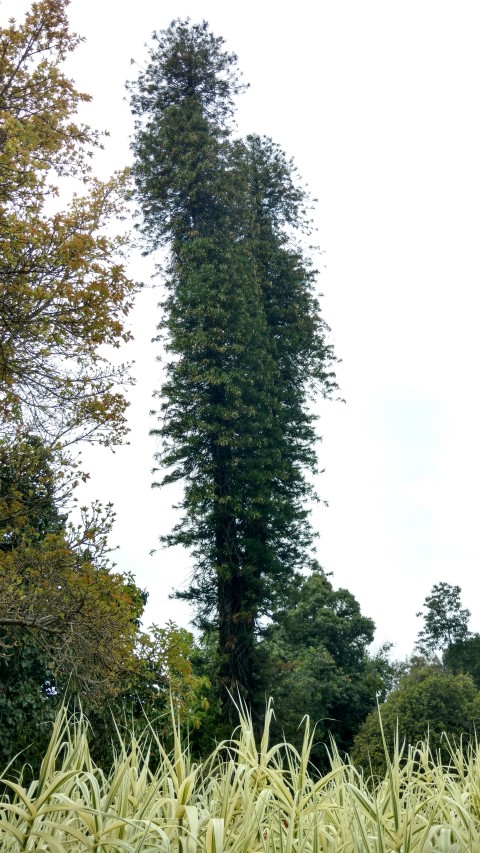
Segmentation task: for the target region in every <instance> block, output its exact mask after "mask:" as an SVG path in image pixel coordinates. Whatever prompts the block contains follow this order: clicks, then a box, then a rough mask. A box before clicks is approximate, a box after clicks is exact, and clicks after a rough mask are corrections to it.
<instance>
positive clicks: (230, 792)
mask: <svg viewBox="0 0 480 853" xmlns="http://www.w3.org/2000/svg"><path fill="white" fill-rule="evenodd" d="M271 714H272V712H271V708H268V709H267V713H266V721H265V729H264V732H263V736H262V737H261V739H260V742H257V740H256V739H255V736H254V733H253V729H252V724H251V721H250V719H249V717H248V715H247V714H245V713H243V712H242V713H241V714H240V726H239V728H238V730H237V731H236V733H235V735H236V736H235V737H234V739H232V740H231V741H229V742H228V743H222V744H220V745H219V746H218V747H217V748H216V749H215V751H214V752H213V753H212V754H211V755H210V756H209V757H208V759H207V760H205V761H204V762H202V763H199V764H194V763H193V762H192V760H191V757H190V755H189V753H188V750H187V749H185V748H183V747H182V744H181V740H180V735H179V732H178V730H175V731H174V748H173V750H172V752H171V753H170V754H167V752H166V751H165V750H164V749H163V748H162V745H161V744H160V743H158V742H157V744H156V750H157V752H159V754H160V759H159V761H158V763H157V764H156V766H155V767H152V766H151V765H152V762H151V757H150V753H149V747H148V740H147V738H144V739H142V738H140V739H136V738H135V737H134V736H132V738H131V739H130V741H129V745H128V747H127V746H126V745H125V743H122V741H119V747H118V750H117V754H116V758H115V760H114V763H113V766H112V768H111V771H110V773H108V774H106V773H104V772H103V771H102V770H101V769H100V768H98V767H96V766H95V765H94V764H93V762H92V760H91V757H90V753H89V748H88V741H87V723H86V721H85V719H84V718H82V717H81V716H80V717H78V718H75V719H69V718H68V715H67V713H66V712H65V711H62V712H61V714H60V715H59V717H58V719H57V721H56V724H55V727H54V731H53V735H52V739H51V742H50V746H49V748H48V751H47V753H46V755H45V757H44V760H43V763H42V765H41V769H40V772H39V774H38V779H36V780H35V781H34V782H32V783H31V784H29V785H28V787H27V786H24V785H23V783H22V776H20V778H17V779H16V781H13V779H14V778H15V777H14V774H13V773H12V772H11V770H8V769H7V771H6V772H5V774H4V778H3V779H2V780H0V786H1V791H2V792H3V793H2V799H1V801H0V850H1V851H2V853H17V851H31V850H35V851H48V853H84V851H85V853H86V851H88V853H114V851H115V853H120V851H124V853H147V851H149V853H153V851H155V852H156V853H170V851H171V853H204V851H205V853H370V851H371V853H390V851H395V853H480V766H479V760H478V758H477V751H476V749H474V748H471V747H469V748H463V747H462V746H460V747H459V748H451V750H450V753H451V758H450V761H449V763H448V766H442V764H441V763H440V760H437V759H436V758H435V757H434V756H432V755H431V754H430V752H429V749H428V744H421V745H419V746H417V747H416V748H415V749H413V748H410V749H409V751H407V752H406V753H405V754H402V750H401V749H400V748H399V747H398V746H397V747H396V748H395V750H394V755H393V757H392V758H391V759H389V760H388V764H387V771H386V774H385V776H384V778H382V779H377V780H375V781H374V780H372V779H367V778H365V777H364V775H363V774H362V772H360V771H358V770H356V769H355V768H354V767H353V766H352V765H350V764H348V763H347V762H344V761H342V760H341V759H340V757H339V756H338V754H337V753H336V751H335V749H334V748H333V749H332V750H331V756H330V763H331V769H330V771H329V772H328V773H325V774H324V775H322V776H319V775H318V774H317V773H316V772H315V770H314V768H312V767H311V765H310V762H309V756H310V751H311V747H312V743H313V734H312V732H311V731H310V729H309V726H308V721H307V725H306V729H305V737H304V741H303V748H302V750H301V751H300V752H298V751H297V750H295V749H294V748H293V747H292V746H290V745H289V744H287V743H279V744H275V745H273V746H270V745H269V737H268V732H269V723H270V720H271ZM150 735H151V737H153V738H154V737H155V735H154V732H153V731H152V732H150Z"/></svg>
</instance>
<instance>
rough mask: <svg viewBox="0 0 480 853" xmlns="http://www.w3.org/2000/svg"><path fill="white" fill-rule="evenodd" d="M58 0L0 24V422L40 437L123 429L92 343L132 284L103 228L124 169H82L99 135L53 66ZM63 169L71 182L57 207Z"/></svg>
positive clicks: (101, 434)
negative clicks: (107, 175) (109, 172)
mask: <svg viewBox="0 0 480 853" xmlns="http://www.w3.org/2000/svg"><path fill="white" fill-rule="evenodd" d="M67 6H68V0H38V2H35V3H33V4H32V7H31V10H30V11H29V12H28V13H27V15H26V17H25V20H24V21H23V22H22V23H18V24H17V23H16V22H15V21H14V20H12V21H10V22H9V25H8V26H7V27H5V28H3V29H1V30H0V128H1V129H0V288H1V295H0V425H1V429H2V434H3V436H4V437H5V435H7V434H8V435H12V434H15V432H16V431H17V430H18V429H22V430H24V431H28V432H30V433H35V434H36V435H38V436H40V437H41V438H42V439H43V441H44V442H46V443H48V444H50V445H52V446H53V445H54V444H55V443H57V442H61V443H62V444H63V445H66V444H67V443H69V442H71V441H72V440H77V439H79V438H87V439H96V440H100V441H102V442H104V443H107V444H110V443H115V442H117V441H119V440H121V439H122V437H123V436H124V434H125V432H126V420H125V408H126V401H125V397H124V395H123V394H122V393H121V391H119V390H118V389H119V384H120V385H121V384H122V383H124V382H126V381H128V378H127V368H126V367H122V366H120V367H114V366H113V365H112V364H110V363H109V362H108V360H107V359H106V358H105V356H104V355H103V354H102V352H101V349H100V347H101V345H103V344H109V345H112V346H114V347H118V346H119V345H120V344H121V343H122V342H123V341H126V340H128V338H129V337H130V332H129V330H128V329H127V328H126V327H125V317H126V315H127V314H128V311H129V309H130V307H131V297H132V294H133V292H134V285H133V283H132V282H131V281H130V280H129V278H128V277H127V275H126V273H125V270H124V266H123V248H124V237H122V236H119V237H115V236H113V237H112V236H107V233H106V231H105V226H106V224H107V223H108V222H109V221H111V220H112V219H115V218H117V217H119V216H121V214H122V209H123V200H122V199H123V196H124V184H125V180H126V178H125V175H116V176H114V177H113V178H112V179H111V180H110V181H107V182H105V183H102V182H101V181H98V180H96V179H95V178H94V177H93V176H92V174H91V165H90V161H91V154H92V152H93V151H94V149H95V148H96V147H98V146H99V145H100V144H101V136H100V135H99V134H98V133H96V132H95V131H92V130H91V129H90V128H88V127H87V126H85V125H83V124H81V123H79V122H77V121H76V120H75V114H76V112H77V110H78V108H79V106H80V105H81V104H82V103H83V102H85V101H88V100H90V97H89V96H88V95H84V94H82V93H80V92H78V91H77V90H76V88H75V86H74V84H73V83H72V81H71V80H69V79H68V77H67V76H66V75H65V73H64V71H63V69H62V66H63V63H64V61H65V59H66V57H67V56H68V54H69V53H70V52H71V51H72V50H74V49H75V48H76V46H77V45H78V43H79V41H80V39H79V37H78V36H77V35H75V34H73V33H71V32H70V31H69V27H68V21H67V18H66V7H67ZM65 178H68V179H69V180H70V179H72V178H76V179H78V180H77V185H78V187H79V188H80V192H79V193H78V194H74V195H73V196H72V198H71V201H70V203H69V204H68V205H67V206H66V207H64V208H63V209H59V208H60V207H61V206H60V204H59V201H58V199H57V198H56V196H57V195H58V183H59V181H60V182H61V181H64V179H65ZM63 188H64V191H65V183H64V184H63Z"/></svg>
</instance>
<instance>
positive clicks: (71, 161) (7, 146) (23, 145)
mask: <svg viewBox="0 0 480 853" xmlns="http://www.w3.org/2000/svg"><path fill="white" fill-rule="evenodd" d="M67 5H68V3H67V0H39V2H36V3H33V5H32V8H31V11H30V12H29V13H28V14H27V16H26V18H25V21H24V22H23V23H20V24H17V23H15V22H10V23H9V24H8V26H6V27H4V28H3V29H2V31H1V51H0V119H1V129H0V419H1V427H2V430H1V438H0V760H2V761H3V763H4V764H6V763H7V762H8V761H10V760H11V759H12V758H13V757H14V756H15V755H16V754H17V753H18V752H19V751H20V750H22V749H24V748H25V746H26V745H27V744H30V747H29V748H28V750H27V752H25V753H24V754H23V758H22V760H23V759H24V758H26V759H28V760H30V761H31V762H32V763H33V764H34V763H35V761H37V760H38V759H39V756H40V755H41V754H42V752H43V748H44V742H45V739H46V738H47V737H48V733H49V724H50V722H51V720H52V719H53V717H54V714H55V711H56V709H57V707H58V705H59V703H60V702H63V701H71V702H75V701H77V702H78V701H81V703H82V705H83V707H84V708H85V709H86V710H87V711H88V713H89V715H90V718H91V721H92V726H93V738H94V744H93V746H94V750H96V751H97V756H98V757H100V758H102V756H103V757H104V758H105V756H106V755H107V754H108V752H109V750H110V749H111V740H112V737H113V735H114V722H113V719H115V720H116V721H117V723H118V721H119V720H121V719H122V714H125V719H128V720H129V721H132V720H134V721H137V722H138V725H140V726H143V725H144V720H145V716H146V717H148V718H149V719H151V720H152V723H153V724H154V725H155V726H156V728H157V730H158V731H159V732H160V733H161V734H162V736H165V737H168V732H169V727H170V717H169V703H170V697H172V699H173V705H174V708H175V710H176V712H177V713H178V714H179V716H180V718H181V719H182V721H183V722H185V723H186V724H188V725H189V726H190V728H191V732H192V734H191V738H192V743H193V745H194V748H195V749H196V750H197V751H198V752H202V751H207V750H209V749H210V748H211V744H212V741H214V740H215V739H218V738H219V737H220V736H221V735H222V734H223V733H229V732H230V731H231V726H232V722H234V721H235V719H236V710H235V705H234V701H235V700H236V699H237V698H241V699H242V700H244V701H246V702H247V703H248V704H249V705H250V706H251V707H252V709H253V711H254V715H255V717H256V719H257V720H259V719H260V717H261V715H262V711H263V708H264V706H265V700H266V697H268V696H270V695H271V696H273V697H274V706H275V713H276V717H275V723H274V728H273V730H272V733H273V734H275V735H276V736H283V735H285V736H286V737H287V738H288V739H289V740H291V741H292V742H293V743H296V742H298V740H299V738H300V737H301V734H300V733H299V731H298V727H299V724H300V722H301V719H302V717H303V716H304V714H309V715H310V717H311V718H312V720H313V721H315V722H316V723H317V738H318V747H317V748H316V751H314V756H315V760H318V762H319V764H322V762H324V761H325V755H326V753H325V749H324V746H323V743H324V742H328V737H329V735H333V736H334V737H335V739H336V741H337V744H338V746H339V747H340V748H341V749H342V750H350V749H351V748H352V746H353V744H354V739H355V738H356V739H355V750H356V752H357V755H358V756H359V759H360V760H361V761H362V762H364V763H366V762H369V761H370V762H372V766H373V765H375V762H377V766H380V764H381V762H382V760H383V759H382V755H383V752H382V749H381V746H380V747H378V748H377V746H378V743H380V744H381V741H379V737H380V735H379V727H378V718H377V717H376V716H375V713H376V712H375V707H376V701H377V697H378V698H379V700H384V699H385V700H386V702H385V704H384V705H383V706H382V714H383V717H384V721H385V731H386V733H387V736H388V738H389V739H390V740H391V738H392V737H393V721H394V720H395V719H396V717H397V716H398V717H399V719H400V724H401V726H403V727H404V728H403V729H402V731H404V732H405V736H406V737H408V738H409V739H411V738H416V737H421V736H422V735H423V734H424V731H425V726H427V725H428V726H430V730H431V731H433V727H434V724H435V726H436V728H435V736H437V734H438V737H440V734H441V731H442V730H443V729H442V727H446V728H448V729H449V730H450V731H452V732H460V730H461V731H468V730H470V729H471V727H472V726H473V723H474V722H475V719H476V717H477V714H478V707H479V704H478V694H477V688H478V686H479V678H480V676H479V673H480V664H479V663H478V660H479V657H478V653H479V642H480V641H479V638H478V636H477V635H471V634H470V633H469V632H468V628H467V627H466V626H467V622H468V615H469V614H468V611H465V610H463V609H462V608H461V605H460V598H459V595H460V590H458V588H452V587H449V586H448V584H440V585H438V587H434V589H433V590H432V594H431V596H430V597H428V598H427V599H426V602H425V607H426V615H425V626H424V629H423V631H422V632H421V633H420V636H419V648H418V652H419V656H417V657H416V658H413V659H412V661H411V662H410V663H408V664H403V665H400V664H395V663H392V662H391V661H390V658H389V650H388V648H384V649H381V650H380V651H377V652H376V653H374V654H372V653H370V652H369V647H370V646H371V643H372V641H373V636H374V624H373V622H372V620H371V619H368V618H367V617H365V616H363V615H362V613H361V611H360V607H359V604H358V602H357V601H356V600H355V598H354V597H353V596H352V594H351V593H350V592H348V590H342V589H340V590H335V589H334V588H333V586H332V584H331V582H330V580H329V578H328V576H327V575H326V573H325V572H324V571H323V570H322V568H321V567H320V565H319V563H318V562H317V561H316V558H315V552H314V549H313V544H314V532H313V531H312V529H311V527H310V525H309V521H308V500H312V499H314V498H315V495H314V494H313V491H312V488H311V486H310V479H309V476H310V475H311V474H312V473H314V472H315V471H316V467H317V458H316V451H315V444H316V441H317V435H316V425H315V416H314V414H313V413H312V405H311V404H312V401H313V400H314V399H315V396H316V395H320V396H323V397H331V396H332V395H334V394H336V392H337V387H336V383H335V376H334V372H333V368H334V364H335V356H334V353H333V351H332V348H331V345H330V344H329V343H328V332H329V329H328V326H327V325H326V323H325V321H324V319H323V317H322V314H321V310H320V301H319V297H318V295H317V292H316V271H315V268H314V265H313V262H312V260H311V258H310V254H309V250H308V248H306V247H305V237H306V236H308V233H309V221H308V211H309V207H310V199H309V197H308V194H307V193H306V191H305V190H304V189H303V188H302V186H301V183H300V181H299V179H298V176H297V174H296V171H295V168H294V166H293V163H292V161H290V160H289V159H288V158H287V157H286V155H285V154H284V153H283V151H282V150H281V148H280V147H279V146H278V145H277V144H276V143H275V142H273V141H272V140H270V139H266V138H263V137H259V136H255V135H251V136H249V137H247V138H246V139H238V138H236V137H235V136H234V123H233V112H234V104H235V99H236V97H237V96H238V95H239V94H240V93H241V91H242V88H243V86H242V84H241V78H240V75H239V72H238V70H237V67H236V57H235V56H234V55H233V54H231V53H228V52H227V51H226V50H225V48H224V43H223V40H222V39H221V38H218V37H215V36H214V35H213V34H212V33H211V32H210V30H209V28H208V25H207V24H206V23H205V22H204V23H202V24H194V25H192V24H190V23H189V22H184V21H174V22H173V23H172V24H171V25H170V27H169V28H168V29H167V30H165V31H164V32H163V33H158V34H156V35H155V36H154V45H153V47H152V49H151V52H150V58H149V62H148V64H147V66H146V68H145V69H144V70H143V71H142V72H141V73H140V75H139V78H138V80H137V81H136V82H134V83H132V84H130V91H131V99H132V109H133V112H134V114H135V116H136V117H137V128H136V134H135V138H134V141H133V153H134V165H133V184H132V185H130V179H129V176H128V174H127V173H124V174H118V175H115V176H113V178H112V179H111V180H110V181H108V182H103V183H102V182H100V181H98V180H97V179H95V177H94V176H93V175H92V172H91V165H90V164H91V154H92V152H93V151H94V150H95V148H96V147H98V146H99V145H101V135H99V134H98V133H96V132H95V131H92V130H91V129H90V128H88V127H86V126H84V125H83V124H80V123H78V122H77V121H76V111H77V108H78V106H79V104H80V103H82V102H83V101H85V100H88V96H86V95H84V94H82V93H80V92H78V91H77V90H76V88H75V85H74V83H72V82H71V81H70V80H69V79H68V78H67V76H66V75H65V73H64V70H63V65H64V61H65V59H66V57H67V55H68V53H69V52H70V51H72V50H74V49H75V47H76V45H77V44H78V41H79V37H78V36H76V35H75V34H72V33H71V32H70V30H69V27H68V20H67V17H66V7H67ZM72 176H76V177H77V178H78V177H80V179H81V192H80V191H79V194H78V195H75V194H73V195H72V194H70V200H69V201H68V202H67V203H64V199H65V198H66V196H67V195H68V193H67V191H66V185H65V183H64V179H65V178H66V177H68V178H71V177H72ZM132 193H133V195H134V196H135V198H136V199H137V202H138V205H139V207H140V210H141V213H142V217H143V218H142V224H141V227H140V233H139V238H140V235H141V239H142V240H143V241H144V246H145V248H146V249H147V250H148V251H152V252H155V251H156V250H157V249H159V248H160V247H167V249H168V262H167V265H166V274H165V290H166V296H165V299H164V303H163V307H162V312H163V313H162V319H161V321H160V323H159V337H161V338H162V339H163V340H164V342H165V346H166V350H167V352H168V353H169V354H170V360H169V362H168V364H167V368H166V378H165V381H164V384H163V386H162V387H161V389H160V390H159V391H158V393H157V397H158V400H159V411H158V426H157V427H156V428H155V429H154V430H153V432H154V434H156V435H158V436H159V438H160V440H161V450H160V452H159V454H158V457H157V462H158V465H159V470H160V469H162V470H163V478H162V479H160V480H159V484H160V485H161V484H166V483H171V482H176V481H181V482H182V483H183V485H184V496H183V500H182V503H181V511H182V517H181V518H180V520H179V522H178V524H177V525H176V526H175V527H174V529H173V530H172V531H171V533H170V534H169V535H168V536H167V537H165V542H166V544H182V545H184V546H185V547H186V548H188V549H190V550H191V551H192V553H193V555H194V558H195V566H194V570H193V575H192V581H191V585H190V587H189V589H188V590H186V591H180V592H179V593H178V594H179V596H181V597H183V598H185V599H187V600H189V601H190V602H191V603H192V604H193V606H194V609H195V625H196V628H197V635H196V638H195V639H194V637H193V636H192V634H190V633H189V632H188V631H185V630H184V629H180V628H178V627H177V626H175V625H172V624H169V625H167V626H164V627H158V626H153V628H152V629H151V630H150V631H149V632H148V633H146V632H144V631H143V630H142V626H141V618H142V612H143V607H144V605H145V602H146V596H147V593H146V592H145V591H143V590H140V589H139V588H138V587H137V586H136V584H135V582H134V579H133V574H132V575H126V574H120V573H118V572H116V571H115V566H114V564H113V563H112V560H111V549H110V546H109V536H110V532H111V526H112V523H113V520H114V512H113V508H112V507H111V506H110V505H109V506H106V507H102V506H101V505H99V504H98V503H95V504H94V505H93V506H92V507H89V508H84V509H82V511H81V514H80V521H78V522H75V523H73V522H72V520H71V519H72V516H71V510H72V507H73V506H74V503H75V488H76V485H77V483H78V481H79V480H80V479H81V478H82V477H83V478H84V477H87V476H88V474H86V473H84V472H83V471H82V468H81V464H80V462H79V461H78V459H76V457H75V455H74V449H75V447H77V446H78V443H79V442H81V441H82V440H89V441H98V442H101V443H103V444H106V445H114V444H116V443H119V442H121V441H122V440H123V439H124V436H125V434H126V405H127V404H126V400H125V397H124V394H123V392H122V386H123V387H124V386H125V384H126V383H128V382H129V381H131V378H130V376H129V372H128V366H121V367H114V366H112V364H110V362H109V361H108V359H107V358H106V357H105V355H104V352H105V350H104V349H101V346H102V345H103V344H105V343H106V344H110V345H111V346H113V347H117V348H118V347H120V345H123V344H125V343H127V342H128V339H129V337H130V332H129V330H128V328H127V327H126V318H127V317H128V313H129V310H130V308H131V306H132V300H133V298H134V295H135V291H136V285H135V284H134V283H133V282H132V281H131V280H130V279H129V277H128V275H127V273H126V269H125V261H126V252H127V250H128V240H127V238H126V237H125V235H123V234H121V235H119V236H113V237H112V236H111V228H110V229H107V227H106V226H107V225H108V223H112V222H113V221H116V220H118V219H119V218H120V217H121V216H123V215H124V209H125V202H126V200H127V199H128V198H129V197H130V196H131V195H132ZM134 568H135V567H134V566H132V572H133V571H134ZM438 651H440V652H442V654H443V658H442V661H440V660H439V659H437V658H436V653H437V652H438ZM419 696H421V697H422V699H423V705H421V703H420V701H419ZM430 696H431V697H432V700H431V701H430V699H429V698H428V697H430ZM434 696H435V697H436V700H437V705H436V706H435V707H434V705H433V704H432V703H433V697H434ZM440 697H443V699H442V701H443V705H441V702H440ZM462 703H463V704H462ZM413 707H415V709H416V710H415V713H413V712H412V708H413ZM420 707H422V709H423V710H422V713H420V712H419V708H420ZM435 709H436V710H435ZM112 712H113V715H112ZM370 712H372V714H373V716H372V714H371V713H370ZM369 714H370V716H369ZM409 715H410V716H409Z"/></svg>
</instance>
